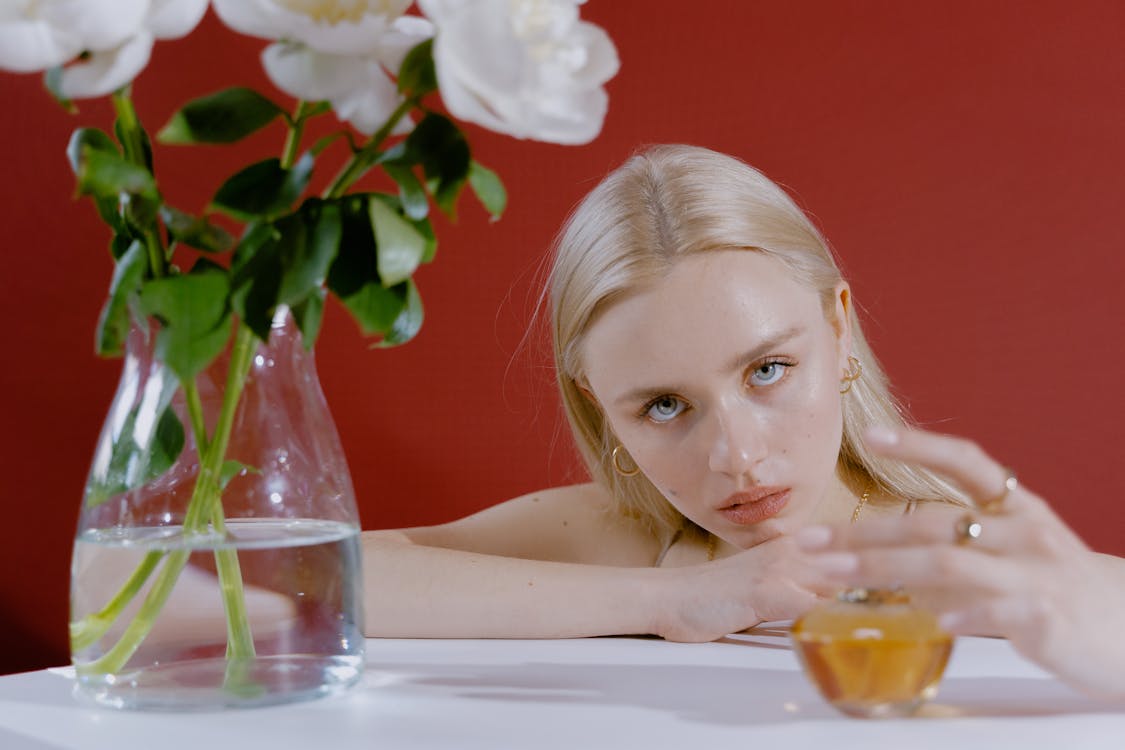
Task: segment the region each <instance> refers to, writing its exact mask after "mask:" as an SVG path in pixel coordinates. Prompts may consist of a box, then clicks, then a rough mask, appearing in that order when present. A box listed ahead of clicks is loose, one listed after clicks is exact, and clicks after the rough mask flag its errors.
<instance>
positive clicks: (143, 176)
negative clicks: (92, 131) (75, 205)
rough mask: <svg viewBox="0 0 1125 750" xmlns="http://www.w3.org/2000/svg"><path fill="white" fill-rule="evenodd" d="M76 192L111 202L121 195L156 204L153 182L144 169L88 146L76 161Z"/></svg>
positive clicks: (157, 199)
mask: <svg viewBox="0 0 1125 750" xmlns="http://www.w3.org/2000/svg"><path fill="white" fill-rule="evenodd" d="M78 192H79V194H80V195H96V196H99V197H103V198H113V199H114V200H116V199H117V197H118V196H119V195H120V194H121V193H125V194H128V195H137V196H141V197H143V198H145V199H147V200H150V201H154V202H155V201H159V199H160V194H159V193H158V192H157V190H156V180H154V179H153V176H152V173H151V172H149V171H148V170H147V169H145V168H144V167H138V166H137V165H136V164H133V163H132V162H130V161H127V160H126V159H125V158H124V157H122V156H120V155H119V154H116V153H111V152H106V151H102V150H99V149H97V148H91V147H90V146H84V147H83V148H82V157H81V158H80V160H79V169H78Z"/></svg>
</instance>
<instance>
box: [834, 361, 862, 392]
mask: <svg viewBox="0 0 1125 750" xmlns="http://www.w3.org/2000/svg"><path fill="white" fill-rule="evenodd" d="M862 374H863V363H862V362H860V361H859V360H858V359H856V358H855V357H852V356H849V357H848V371H847V372H845V373H844V379H843V380H841V381H840V393H847V392H848V391H850V390H851V389H852V383H854V382H855V381H857V380H859V376H860V375H862Z"/></svg>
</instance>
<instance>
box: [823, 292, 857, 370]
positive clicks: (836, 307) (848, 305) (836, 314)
mask: <svg viewBox="0 0 1125 750" xmlns="http://www.w3.org/2000/svg"><path fill="white" fill-rule="evenodd" d="M833 297H834V300H835V301H834V303H833V311H832V312H833V319H832V320H831V321H829V322H830V323H831V324H832V328H833V329H834V330H835V332H836V351H837V353H838V359H839V360H840V368H841V371H842V372H847V371H848V357H849V356H851V353H852V318H851V313H852V290H851V287H849V286H848V282H846V281H840V282H839V283H838V284H836V289H835V290H834V292H833Z"/></svg>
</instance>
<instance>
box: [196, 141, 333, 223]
mask: <svg viewBox="0 0 1125 750" xmlns="http://www.w3.org/2000/svg"><path fill="white" fill-rule="evenodd" d="M314 162H315V159H314V157H313V156H312V154H305V155H304V156H302V157H301V158H300V159H298V160H297V163H296V164H295V165H294V166H293V168H292V169H284V168H283V167H282V166H281V161H280V160H278V159H266V160H265V161H260V162H258V163H257V164H251V165H250V166H249V167H246V168H245V169H243V170H242V171H240V172H238V173H237V174H235V175H234V176H232V177H231V178H229V179H228V180H227V181H226V182H224V183H223V185H222V187H220V188H219V191H218V192H217V193H216V194H215V197H214V199H213V201H212V203H213V204H214V206H215V207H216V208H218V209H220V210H222V211H224V212H226V213H228V214H230V215H231V216H234V217H235V218H237V219H241V220H243V221H253V220H255V219H259V218H262V217H270V216H278V215H280V214H283V213H285V212H286V211H288V210H289V207H290V206H292V205H293V203H294V202H296V200H297V199H298V198H300V197H301V194H302V193H303V192H304V191H305V188H306V187H308V184H309V179H310V177H312V168H313V164H314Z"/></svg>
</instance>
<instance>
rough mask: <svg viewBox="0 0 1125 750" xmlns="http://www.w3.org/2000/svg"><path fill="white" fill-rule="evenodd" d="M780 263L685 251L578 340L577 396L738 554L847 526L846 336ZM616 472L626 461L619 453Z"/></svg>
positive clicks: (842, 312) (842, 298)
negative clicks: (592, 403)
mask: <svg viewBox="0 0 1125 750" xmlns="http://www.w3.org/2000/svg"><path fill="white" fill-rule="evenodd" d="M848 304H849V299H848V290H847V286H846V285H844V284H843V283H841V284H840V285H839V287H838V288H837V290H836V310H835V316H834V317H835V320H836V321H839V323H837V322H835V321H833V322H829V321H828V320H826V319H825V316H824V313H823V310H822V308H821V304H820V299H819V297H818V295H817V294H816V292H815V291H814V290H812V289H810V288H808V287H807V286H804V285H802V284H800V283H798V282H797V281H795V280H794V279H793V278H792V277H791V275H790V272H789V270H788V269H787V268H786V267H785V266H784V265H782V264H781V263H780V262H779V261H777V260H774V259H773V258H770V257H768V256H766V255H764V254H762V253H759V252H755V251H748V250H721V251H715V252H707V253H698V254H694V255H689V256H686V257H684V258H682V259H681V260H679V261H678V262H677V263H676V264H675V265H674V266H673V268H672V270H671V272H670V273H668V275H667V276H665V277H664V278H662V279H661V280H659V281H658V282H656V283H655V284H653V285H652V286H649V287H645V288H643V289H641V290H639V291H638V292H636V293H634V294H632V295H630V296H628V297H626V298H624V299H623V300H622V301H620V302H618V303H616V304H614V305H613V306H612V307H610V308H609V309H607V310H606V311H605V312H604V313H603V314H602V315H601V316H600V317H599V318H598V319H597V320H596V321H595V322H594V324H593V325H592V326H591V328H590V329H589V331H588V332H587V337H586V340H585V342H584V344H583V347H584V348H583V350H582V355H583V362H584V364H585V366H586V378H587V385H588V389H589V391H590V392H591V393H592V395H593V396H594V398H595V399H596V400H597V402H598V403H599V404H600V405H601V408H602V409H603V410H604V412H605V414H606V417H607V418H608V420H609V424H610V426H611V428H612V430H613V433H614V434H615V435H616V436H617V437H618V439H620V441H621V443H622V444H623V445H624V447H625V449H626V450H627V451H628V453H629V457H631V458H632V459H633V461H635V462H636V464H637V465H638V466H639V467H640V468H641V470H642V471H643V472H644V473H645V474H646V476H647V477H648V478H649V480H650V481H652V483H653V484H654V485H655V486H656V487H657V488H658V489H659V490H660V491H661V492H662V493H663V494H664V497H666V498H667V499H668V501H669V502H670V503H672V505H673V506H675V507H676V508H677V509H678V510H679V511H680V512H681V513H682V514H683V515H684V516H686V517H687V518H689V519H690V520H692V521H694V522H695V523H696V524H698V525H699V526H701V527H703V528H705V529H707V530H709V531H711V532H713V533H714V534H715V535H716V536H718V537H720V538H721V539H724V540H726V541H727V542H730V543H731V544H734V545H736V546H739V547H744V548H745V547H751V546H753V545H755V544H759V543H761V542H763V541H766V540H767V539H770V538H772V537H775V536H779V535H781V534H790V533H792V532H794V531H796V530H797V529H799V528H800V527H802V526H804V525H806V524H808V523H809V522H810V521H812V520H817V521H821V520H837V519H839V518H841V517H846V516H845V515H844V514H846V513H850V511H851V505H852V504H854V502H855V501H854V498H853V496H852V494H851V493H850V492H849V491H848V490H847V488H846V487H845V486H844V485H843V483H842V481H841V480H840V479H839V478H838V477H837V474H836V471H835V468H836V461H837V457H838V454H839V451H840V439H841V434H842V424H843V418H842V412H841V398H842V396H841V395H840V382H841V378H842V377H843V374H844V372H845V371H846V369H847V357H848V354H849V353H850V344H851V335H850V330H849V329H848V323H847V320H848V318H847V315H846V312H847V305H848ZM621 460H622V463H623V464H625V465H627V462H628V458H622V459H621Z"/></svg>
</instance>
